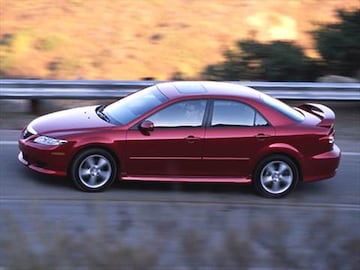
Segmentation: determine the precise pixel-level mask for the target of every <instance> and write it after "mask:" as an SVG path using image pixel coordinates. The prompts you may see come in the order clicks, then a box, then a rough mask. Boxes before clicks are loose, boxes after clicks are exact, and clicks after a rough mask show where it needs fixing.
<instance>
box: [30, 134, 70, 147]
mask: <svg viewBox="0 0 360 270" xmlns="http://www.w3.org/2000/svg"><path fill="white" fill-rule="evenodd" d="M34 142H36V143H39V144H44V145H60V144H64V143H67V141H65V140H60V139H55V138H51V137H48V136H39V137H37V138H36V139H35V140H34Z"/></svg>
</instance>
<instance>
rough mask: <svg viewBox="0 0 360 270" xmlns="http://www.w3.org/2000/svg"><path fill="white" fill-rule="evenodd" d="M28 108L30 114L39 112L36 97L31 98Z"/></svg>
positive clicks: (38, 102)
mask: <svg viewBox="0 0 360 270" xmlns="http://www.w3.org/2000/svg"><path fill="white" fill-rule="evenodd" d="M30 109H31V113H32V114H34V115H38V114H39V112H40V101H39V100H38V99H31V100H30Z"/></svg>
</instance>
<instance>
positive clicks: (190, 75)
mask: <svg viewBox="0 0 360 270" xmlns="http://www.w3.org/2000/svg"><path fill="white" fill-rule="evenodd" d="M359 63H360V2H359V0H112V1H110V0H58V1H53V0H18V1H14V0H0V79H50V80H82V79H83V80H185V79H188V80H199V79H203V80H242V81H283V82H291V81H295V82H296V81H326V82H359V80H360V71H359V70H360V65H359ZM0 83H1V82H0ZM356 85H359V84H356ZM2 87H3V90H4V89H5V87H6V86H5V84H3V85H1V84H0V92H1V90H2V89H1V88H2ZM29 89H30V90H29V91H31V90H34V89H32V88H29ZM31 98H32V97H31ZM31 98H30V99H31ZM93 102H94V103H95V102H96V103H98V102H104V101H103V100H91V101H90V100H57V99H56V100H54V99H51V100H50V99H48V100H46V99H45V100H36V99H34V100H32V104H36V105H38V106H39V110H36V113H34V110H33V107H32V106H30V102H29V100H18V99H17V100H8V99H3V100H0V270H8V269H26V270H27V269H38V270H48V269H59V270H64V269H66V270H67V269H84V270H91V269H126V270H128V269H135V270H148V269H160V270H168V269H170V270H174V269H176V270H210V269H214V270H224V269H231V270H232V269H234V270H235V269H236V270H238V269H251V270H254V269H256V270H260V269H284V270H285V269H286V270H288V269H334V270H335V269H349V270H352V269H359V265H360V256H359V254H360V231H359V229H356V228H360V167H359V162H360V161H359V158H360V128H359V127H360V117H359V115H360V106H359V101H358V100H350V101H349V100H347V101H344V100H341V101H337V100H332V101H328V100H318V101H316V102H319V103H322V104H325V105H328V106H330V107H331V108H332V109H334V110H335V112H336V117H337V122H336V136H337V137H336V140H337V143H338V144H339V146H340V147H341V149H342V151H343V157H342V161H341V164H340V167H339V171H338V174H337V176H336V177H334V178H333V179H332V180H330V181H320V182H317V183H312V184H308V185H303V184H301V183H300V184H299V185H298V187H297V190H296V192H294V193H293V194H291V195H290V196H289V197H286V198H284V199H282V200H268V199H264V198H261V197H258V196H256V195H255V194H254V193H253V190H252V188H251V187H248V186H238V185H231V184H230V185H216V184H209V185H208V184H206V185H203V184H191V183H188V184H185V183H184V184H171V183H133V182H126V183H123V182H120V181H119V182H118V183H116V184H115V185H114V187H112V188H111V189H110V190H108V191H106V192H104V193H97V194H88V193H82V192H79V191H77V190H76V189H74V187H73V185H72V184H71V182H70V179H63V178H54V177H49V176H42V175H38V174H35V173H31V172H30V171H29V170H28V169H27V168H25V167H23V166H21V165H20V164H19V163H18V161H17V159H16V157H17V154H18V146H17V138H18V136H19V134H20V131H19V130H20V129H22V128H23V127H24V126H25V125H26V124H27V123H29V122H30V121H31V120H33V119H34V118H35V117H37V116H38V114H43V113H45V112H51V111H55V110H60V109H63V108H70V107H78V106H82V105H85V104H89V103H93ZM293 102H295V101H293ZM296 102H297V103H302V102H303V101H300V100H296ZM294 105H295V104H294Z"/></svg>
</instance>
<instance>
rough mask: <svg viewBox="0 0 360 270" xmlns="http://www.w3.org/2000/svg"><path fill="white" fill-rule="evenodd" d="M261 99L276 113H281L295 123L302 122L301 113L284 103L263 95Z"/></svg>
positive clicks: (302, 116)
mask: <svg viewBox="0 0 360 270" xmlns="http://www.w3.org/2000/svg"><path fill="white" fill-rule="evenodd" d="M261 97H262V100H263V101H264V103H265V104H266V105H268V106H270V107H271V108H273V109H275V110H277V111H278V112H281V113H282V114H284V115H286V116H287V117H289V118H290V119H292V120H294V121H297V122H301V121H303V120H304V115H303V114H302V113H300V112H299V111H297V110H295V109H294V108H292V107H290V106H289V105H287V104H285V103H284V102H282V101H280V100H278V99H276V98H273V97H270V96H268V95H265V94H262V95H261Z"/></svg>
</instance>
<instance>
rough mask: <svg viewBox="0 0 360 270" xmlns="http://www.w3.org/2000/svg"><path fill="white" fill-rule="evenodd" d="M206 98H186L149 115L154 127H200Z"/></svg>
mask: <svg viewBox="0 0 360 270" xmlns="http://www.w3.org/2000/svg"><path fill="white" fill-rule="evenodd" d="M205 107H206V100H187V101H181V102H178V103H175V104H172V105H170V106H168V107H166V108H164V109H162V110H161V111H159V112H156V113H155V114H153V115H152V116H150V117H149V118H148V119H147V120H150V121H151V122H153V123H154V127H161V128H166V127H167V128H174V127H200V126H201V125H202V122H203V118H204V114H205Z"/></svg>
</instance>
